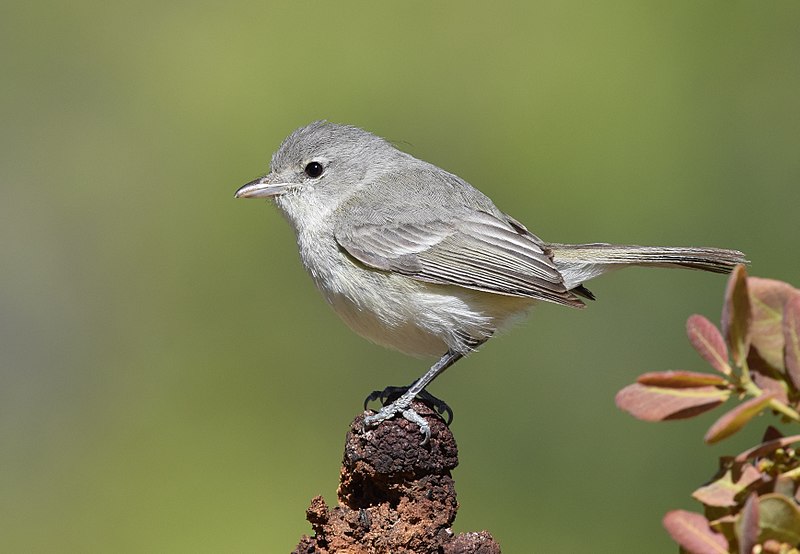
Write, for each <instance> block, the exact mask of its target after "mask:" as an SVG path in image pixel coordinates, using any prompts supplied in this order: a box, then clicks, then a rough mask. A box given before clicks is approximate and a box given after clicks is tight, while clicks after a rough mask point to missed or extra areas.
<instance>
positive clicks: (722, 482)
mask: <svg viewBox="0 0 800 554" xmlns="http://www.w3.org/2000/svg"><path fill="white" fill-rule="evenodd" d="M734 475H735V476H734ZM762 479H763V475H762V474H761V472H760V471H758V470H757V469H756V468H755V467H753V466H752V465H750V464H747V463H739V464H736V466H735V467H732V468H728V469H727V470H726V471H725V472H724V473H723V474H722V476H721V477H720V478H719V479H716V480H715V481H712V482H711V483H709V484H708V485H705V486H702V487H700V488H699V489H697V490H696V491H694V492H693V493H692V497H693V498H694V499H696V500H698V501H700V502H702V503H703V504H705V505H706V506H713V507H715V508H732V507H733V506H736V505H737V504H739V500H738V499H737V496H738V495H739V494H741V493H742V492H743V491H744V490H746V489H747V488H748V487H750V486H751V485H753V484H754V483H756V482H759V481H761V480H762Z"/></svg>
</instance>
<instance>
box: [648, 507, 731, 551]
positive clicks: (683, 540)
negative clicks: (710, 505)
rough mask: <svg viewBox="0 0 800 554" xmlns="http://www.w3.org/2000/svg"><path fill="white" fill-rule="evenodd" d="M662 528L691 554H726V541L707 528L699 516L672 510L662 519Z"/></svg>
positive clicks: (703, 519) (704, 519)
mask: <svg viewBox="0 0 800 554" xmlns="http://www.w3.org/2000/svg"><path fill="white" fill-rule="evenodd" d="M663 524H664V528H665V529H666V530H667V532H668V533H669V535H670V536H671V537H672V540H674V541H675V542H677V543H678V544H679V545H680V546H681V547H682V548H684V549H686V550H687V551H688V552H691V553H692V554H728V541H727V539H726V538H725V537H723V536H722V535H720V534H719V533H715V532H714V531H712V530H711V528H710V527H709V526H708V520H707V519H706V518H705V517H703V516H701V515H700V514H695V513H693V512H687V511H686V510H672V511H671V512H667V514H666V515H665V516H664V519H663Z"/></svg>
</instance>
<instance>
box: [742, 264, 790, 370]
mask: <svg viewBox="0 0 800 554" xmlns="http://www.w3.org/2000/svg"><path fill="white" fill-rule="evenodd" d="M747 290H748V292H749V295H750V306H751V309H752V321H751V324H750V331H751V335H752V336H751V339H752V344H753V347H754V348H755V349H756V350H758V353H759V355H760V356H761V358H762V359H763V360H764V361H765V362H767V363H768V364H769V365H770V366H772V367H773V368H775V369H778V370H781V371H782V370H783V369H784V358H783V355H784V351H783V348H784V335H783V311H784V307H785V306H786V302H787V301H788V300H789V298H790V297H791V296H793V295H796V294H798V291H797V289H795V288H794V287H793V286H791V285H790V284H788V283H784V282H783V281H776V280H775V279H762V278H760V277H750V278H748V279H747Z"/></svg>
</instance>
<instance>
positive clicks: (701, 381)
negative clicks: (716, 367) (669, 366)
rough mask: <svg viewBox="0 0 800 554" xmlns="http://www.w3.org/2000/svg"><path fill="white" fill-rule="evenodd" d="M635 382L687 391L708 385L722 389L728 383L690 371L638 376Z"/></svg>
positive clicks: (708, 375) (718, 378)
mask: <svg viewBox="0 0 800 554" xmlns="http://www.w3.org/2000/svg"><path fill="white" fill-rule="evenodd" d="M636 382H637V383H639V384H640V385H648V386H651V387H667V388H672V389H688V388H694V387H706V386H709V385H713V386H718V387H724V386H727V385H728V382H727V381H726V380H725V379H723V378H722V377H720V376H719V375H711V374H708V373H694V372H692V371H654V372H652V373H644V374H642V375H640V376H639V378H638V379H636Z"/></svg>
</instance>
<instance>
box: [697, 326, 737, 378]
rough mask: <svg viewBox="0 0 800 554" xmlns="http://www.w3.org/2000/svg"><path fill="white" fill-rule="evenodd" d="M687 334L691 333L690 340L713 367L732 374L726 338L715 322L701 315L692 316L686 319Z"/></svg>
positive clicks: (726, 373)
mask: <svg viewBox="0 0 800 554" xmlns="http://www.w3.org/2000/svg"><path fill="white" fill-rule="evenodd" d="M686 334H687V335H689V341H690V342H691V343H692V346H694V349H695V350H697V353H698V354H700V356H701V357H702V358H703V359H704V360H705V361H707V362H708V363H709V364H711V367H713V368H714V369H716V370H717V371H719V372H720V373H724V374H725V375H730V374H731V366H729V365H728V349H727V348H726V347H725V339H723V338H722V333H720V332H719V329H717V327H716V326H715V325H714V324H713V323H711V322H710V321H709V320H708V319H706V318H705V317H703V316H701V315H697V314H695V315H693V316H690V317H689V319H688V320H687V321H686Z"/></svg>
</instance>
